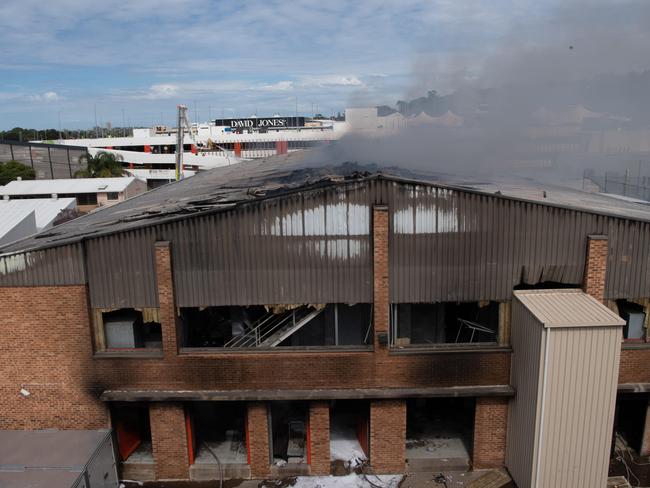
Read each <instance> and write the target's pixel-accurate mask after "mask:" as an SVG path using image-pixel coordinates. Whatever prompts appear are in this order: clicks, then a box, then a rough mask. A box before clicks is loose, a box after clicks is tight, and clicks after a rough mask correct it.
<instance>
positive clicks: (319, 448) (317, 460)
mask: <svg viewBox="0 0 650 488" xmlns="http://www.w3.org/2000/svg"><path fill="white" fill-rule="evenodd" d="M309 441H310V446H309V447H310V452H311V466H310V469H311V474H312V475H328V474H330V406H329V404H328V403H327V402H311V403H310V404H309Z"/></svg>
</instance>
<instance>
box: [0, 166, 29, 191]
mask: <svg viewBox="0 0 650 488" xmlns="http://www.w3.org/2000/svg"><path fill="white" fill-rule="evenodd" d="M19 177H20V178H22V179H23V180H33V179H34V178H36V171H34V169H33V168H30V167H29V166H26V165H24V164H22V163H19V162H18V161H14V160H11V161H7V162H6V163H0V185H6V184H7V183H9V182H10V181H13V180H16V179H18V178H19Z"/></svg>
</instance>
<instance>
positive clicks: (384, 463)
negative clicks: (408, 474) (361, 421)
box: [370, 400, 406, 474]
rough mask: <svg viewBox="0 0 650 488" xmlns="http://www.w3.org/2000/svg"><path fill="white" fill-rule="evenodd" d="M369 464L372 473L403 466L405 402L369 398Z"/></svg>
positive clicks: (404, 456) (387, 472)
mask: <svg viewBox="0 0 650 488" xmlns="http://www.w3.org/2000/svg"><path fill="white" fill-rule="evenodd" d="M370 465H371V466H372V469H373V471H374V472H375V473H378V474H390V473H402V472H403V471H404V469H405V467H406V402H405V401H403V400H374V401H371V402H370Z"/></svg>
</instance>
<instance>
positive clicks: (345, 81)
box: [300, 75, 363, 87]
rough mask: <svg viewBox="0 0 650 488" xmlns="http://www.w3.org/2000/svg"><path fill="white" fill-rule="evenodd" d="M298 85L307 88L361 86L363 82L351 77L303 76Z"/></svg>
mask: <svg viewBox="0 0 650 488" xmlns="http://www.w3.org/2000/svg"><path fill="white" fill-rule="evenodd" d="M300 84H301V85H302V86H309V87H328V86H357V87H362V86H363V82H362V81H361V80H360V79H359V78H358V77H356V76H353V75H321V76H318V75H316V76H303V77H301V78H300Z"/></svg>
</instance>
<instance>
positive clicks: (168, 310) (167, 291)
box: [155, 242, 178, 357]
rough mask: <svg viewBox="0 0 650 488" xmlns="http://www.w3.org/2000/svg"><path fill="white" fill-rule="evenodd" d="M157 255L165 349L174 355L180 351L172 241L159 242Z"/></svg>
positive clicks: (168, 353) (167, 353) (161, 322)
mask: <svg viewBox="0 0 650 488" xmlns="http://www.w3.org/2000/svg"><path fill="white" fill-rule="evenodd" d="M155 256H156V281H157V285H158V303H159V304H160V328H161V332H162V340H163V350H164V352H165V355H166V356H168V357H170V356H171V357H173V356H175V355H176V354H177V351H178V341H177V339H178V335H177V334H178V333H177V327H176V299H175V298H174V297H175V295H174V280H173V275H172V257H171V249H170V243H169V242H157V243H156V253H155Z"/></svg>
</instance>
